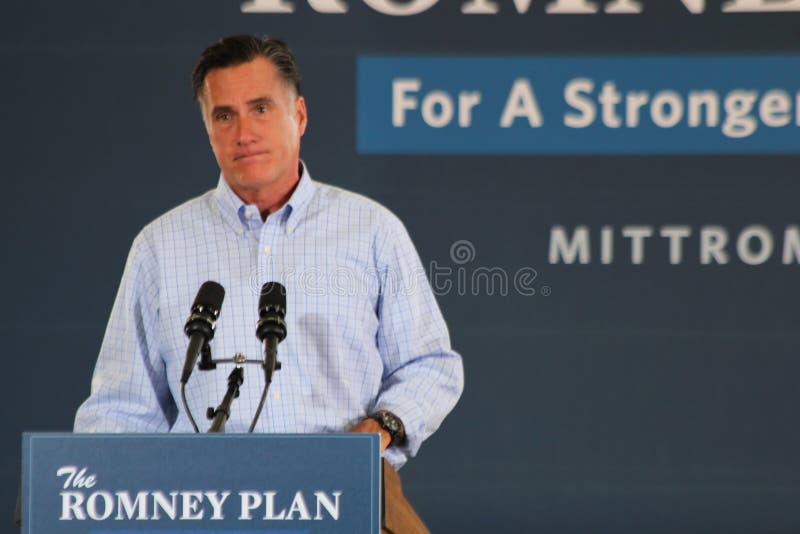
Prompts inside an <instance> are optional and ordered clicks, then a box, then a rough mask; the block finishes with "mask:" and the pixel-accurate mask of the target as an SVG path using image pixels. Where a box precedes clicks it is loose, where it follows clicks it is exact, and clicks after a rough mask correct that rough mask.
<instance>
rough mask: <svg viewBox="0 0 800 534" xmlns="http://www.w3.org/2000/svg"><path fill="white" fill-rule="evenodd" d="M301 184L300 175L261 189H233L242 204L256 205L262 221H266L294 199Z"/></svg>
mask: <svg viewBox="0 0 800 534" xmlns="http://www.w3.org/2000/svg"><path fill="white" fill-rule="evenodd" d="M298 183H300V175H299V174H297V175H296V176H294V177H293V178H290V179H289V180H281V182H280V183H278V184H272V185H271V186H270V187H264V188H261V189H245V190H241V191H237V190H236V189H234V188H233V187H231V189H233V191H234V193H236V196H238V197H239V198H240V199H241V200H242V202H244V203H245V204H247V205H251V204H252V205H255V206H256V207H257V208H258V211H259V212H260V213H261V220H262V221H266V220H267V216H268V215H269V214H270V213H275V212H276V211H278V210H279V209H281V208H282V207H283V206H284V205H285V204H286V203H287V202H288V201H289V199H290V198H291V197H292V193H294V190H295V189H296V188H297V184H298Z"/></svg>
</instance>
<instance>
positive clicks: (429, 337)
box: [374, 216, 464, 468]
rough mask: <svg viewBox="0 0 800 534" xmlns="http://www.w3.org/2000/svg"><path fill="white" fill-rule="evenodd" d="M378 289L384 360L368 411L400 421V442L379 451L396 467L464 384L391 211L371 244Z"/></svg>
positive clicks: (443, 326) (439, 418)
mask: <svg viewBox="0 0 800 534" xmlns="http://www.w3.org/2000/svg"><path fill="white" fill-rule="evenodd" d="M376 249H377V251H378V254H377V258H378V260H377V263H378V272H379V275H380V280H381V293H380V296H379V299H378V319H379V326H378V333H377V346H378V351H379V352H380V354H381V358H382V360H383V365H384V373H383V379H382V386H381V391H380V393H379V395H378V397H377V399H376V402H375V406H374V411H378V410H388V411H390V412H392V413H393V414H395V415H396V416H397V417H399V418H400V420H401V421H403V425H404V426H405V431H406V442H405V444H403V445H401V446H399V447H389V448H388V449H387V450H386V452H385V453H384V456H385V457H386V458H387V459H388V460H389V462H390V463H391V464H392V465H393V466H394V467H395V468H398V467H400V466H402V465H403V464H404V463H405V462H406V460H407V459H408V458H409V457H412V456H415V455H416V453H417V451H418V450H419V447H420V445H421V444H422V442H423V441H424V440H425V439H427V438H428V437H429V436H430V435H431V434H433V432H435V431H436V429H437V428H439V425H441V423H442V421H443V420H444V418H445V416H446V415H447V414H448V413H449V412H450V410H452V409H453V407H454V406H455V404H456V401H457V400H458V398H459V397H460V396H461V392H462V390H463V388H464V368H463V364H462V362H461V356H459V355H458V354H457V353H456V352H454V351H453V350H452V348H451V347H450V335H449V333H448V330H447V325H446V324H445V322H444V318H443V317H442V313H441V311H440V309H439V306H438V304H437V303H436V298H435V297H434V294H433V291H432V289H431V286H430V284H429V282H428V279H427V277H426V275H425V270H424V269H423V267H422V262H421V261H420V258H419V255H418V254H417V251H416V249H415V248H414V245H413V243H412V242H411V238H410V237H409V235H408V232H407V231H406V229H405V227H403V225H402V223H401V222H400V221H399V220H398V219H397V218H396V217H394V216H391V219H390V221H389V225H388V228H387V229H386V231H385V232H384V235H383V236H382V237H379V242H378V244H377V248H376Z"/></svg>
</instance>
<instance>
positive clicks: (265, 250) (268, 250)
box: [264, 247, 272, 254]
mask: <svg viewBox="0 0 800 534" xmlns="http://www.w3.org/2000/svg"><path fill="white" fill-rule="evenodd" d="M270 252H272V249H271V248H269V247H264V254H269V253H270Z"/></svg>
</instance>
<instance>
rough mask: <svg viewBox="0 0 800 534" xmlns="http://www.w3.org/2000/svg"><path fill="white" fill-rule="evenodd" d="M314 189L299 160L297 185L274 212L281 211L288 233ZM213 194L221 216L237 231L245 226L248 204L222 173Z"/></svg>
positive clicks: (296, 221) (306, 169)
mask: <svg viewBox="0 0 800 534" xmlns="http://www.w3.org/2000/svg"><path fill="white" fill-rule="evenodd" d="M314 189H316V185H315V183H314V180H313V179H312V178H311V173H310V172H309V171H308V166H307V165H306V164H305V163H304V162H302V161H301V162H300V180H299V181H298V183H297V187H295V189H294V192H293V193H292V196H290V197H289V200H288V201H287V202H286V204H285V205H284V206H283V207H282V208H281V209H279V210H278V211H277V212H276V214H280V213H283V216H282V217H281V219H282V220H284V221H286V223H287V224H286V228H287V231H288V232H289V233H291V232H293V231H294V229H295V228H296V227H297V225H298V223H299V222H300V217H301V214H302V213H303V212H304V211H305V208H306V206H307V205H308V202H309V200H311V197H312V196H314ZM214 196H215V197H216V200H217V204H218V205H219V208H220V210H221V212H222V216H223V218H224V219H225V220H226V221H228V223H230V224H231V225H232V226H233V228H234V230H236V231H237V233H239V232H240V231H241V230H242V228H243V227H246V226H247V222H246V217H245V212H246V211H247V208H248V205H247V204H245V203H244V202H242V199H241V198H239V196H238V195H237V194H236V193H234V192H233V189H231V186H230V185H228V182H227V181H226V180H225V177H224V176H223V175H222V173H220V175H219V182H217V188H216V190H215V191H214ZM251 209H252V208H251Z"/></svg>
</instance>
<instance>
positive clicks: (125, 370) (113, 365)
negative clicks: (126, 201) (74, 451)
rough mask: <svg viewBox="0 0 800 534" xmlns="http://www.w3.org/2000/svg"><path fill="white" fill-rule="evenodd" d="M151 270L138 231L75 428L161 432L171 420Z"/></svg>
mask: <svg viewBox="0 0 800 534" xmlns="http://www.w3.org/2000/svg"><path fill="white" fill-rule="evenodd" d="M157 272H158V271H157V258H156V254H155V253H154V249H153V247H152V246H151V244H150V243H149V242H148V240H147V236H146V233H145V232H142V233H141V234H139V236H137V238H136V239H135V240H134V243H133V246H132V247H131V252H130V254H129V256H128V261H127V264H126V265H125V271H124V273H123V275H122V282H121V283H120V287H119V291H118V292H117V297H116V300H115V302H114V307H113V309H112V311H111V317H110V318H109V321H108V326H107V328H106V333H105V336H104V338H103V344H102V346H101V348H100V355H99V357H98V359H97V365H96V367H95V370H94V375H93V377H92V388H91V393H90V395H89V398H88V399H86V401H85V402H84V403H83V404H82V405H81V406H80V408H78V412H77V414H76V416H75V427H74V430H75V432H109V433H116V432H165V431H167V430H169V428H170V427H171V426H172V424H173V423H174V422H175V417H176V415H177V406H176V404H175V400H174V399H173V398H172V395H171V393H170V391H169V386H168V383H167V377H166V370H165V365H164V361H163V360H162V358H161V357H160V355H159V351H158V346H159V344H158V320H159V307H158V302H159V300H158V297H159V289H158V275H157Z"/></svg>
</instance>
